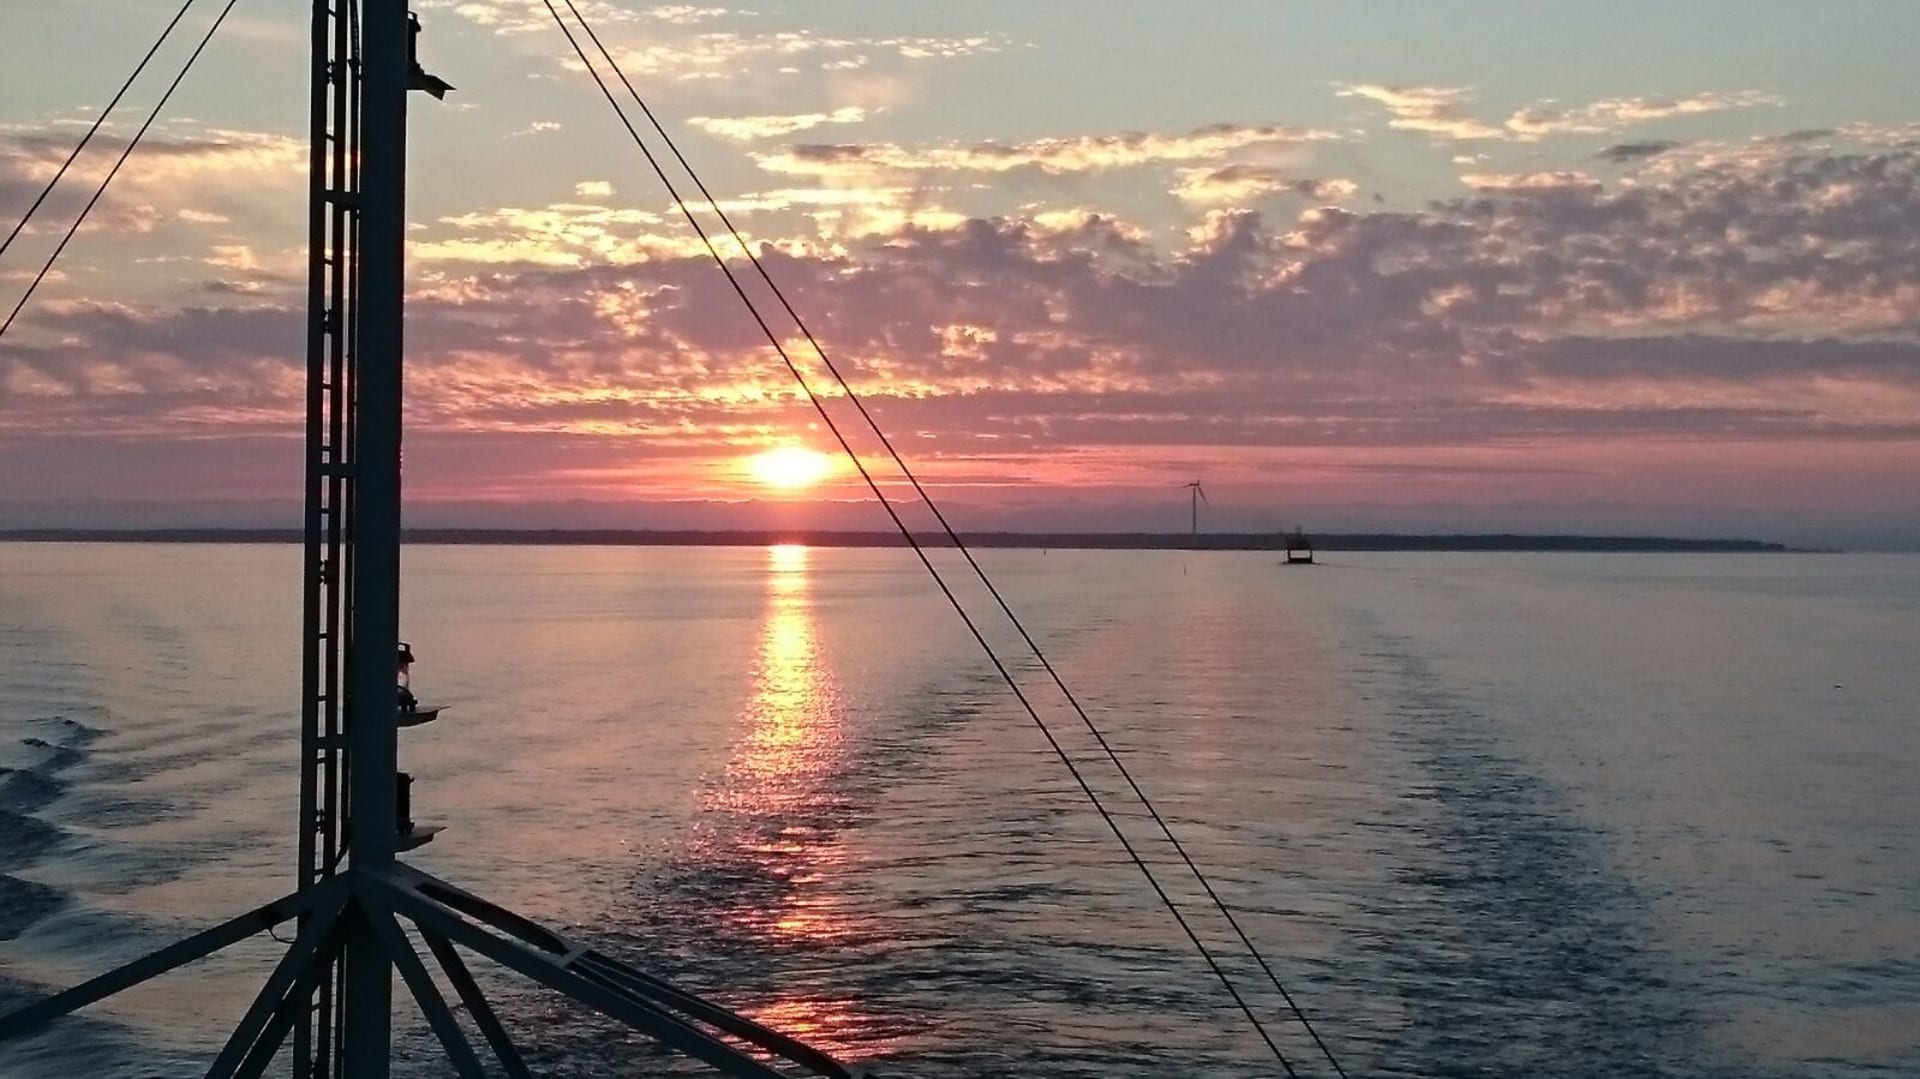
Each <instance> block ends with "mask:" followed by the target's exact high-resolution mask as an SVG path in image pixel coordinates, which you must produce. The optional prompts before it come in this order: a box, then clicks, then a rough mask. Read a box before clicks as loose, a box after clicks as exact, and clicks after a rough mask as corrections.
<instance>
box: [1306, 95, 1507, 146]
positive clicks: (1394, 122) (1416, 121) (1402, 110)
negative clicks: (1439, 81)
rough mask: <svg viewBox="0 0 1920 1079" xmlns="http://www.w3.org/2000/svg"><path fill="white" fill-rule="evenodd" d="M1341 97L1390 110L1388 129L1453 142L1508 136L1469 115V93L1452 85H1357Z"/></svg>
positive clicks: (1388, 111) (1502, 131) (1499, 129)
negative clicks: (1369, 102)
mask: <svg viewBox="0 0 1920 1079" xmlns="http://www.w3.org/2000/svg"><path fill="white" fill-rule="evenodd" d="M1339 93H1340V96H1341V97H1358V98H1365V99H1366V100H1368V101H1372V102H1375V103H1377V104H1379V105H1381V106H1383V107H1385V108H1386V110H1387V113H1388V115H1389V116H1391V117H1392V119H1391V120H1389V121H1388V126H1389V127H1393V128H1397V129H1399V130H1401V131H1419V132H1424V133H1426V134H1430V135H1439V136H1441V137H1443V138H1449V139H1501V138H1506V137H1507V133H1506V132H1505V131H1504V130H1502V129H1501V128H1498V127H1493V126H1490V125H1488V124H1486V123H1483V122H1481V121H1479V120H1476V119H1474V118H1473V117H1472V116H1470V115H1469V114H1468V113H1467V109H1466V103H1467V101H1468V100H1470V95H1469V93H1468V91H1467V90H1465V89H1463V88H1460V87H1448V86H1386V85H1382V84H1380V83H1354V84H1351V85H1347V86H1343V87H1342V88H1341V89H1340V91H1339Z"/></svg>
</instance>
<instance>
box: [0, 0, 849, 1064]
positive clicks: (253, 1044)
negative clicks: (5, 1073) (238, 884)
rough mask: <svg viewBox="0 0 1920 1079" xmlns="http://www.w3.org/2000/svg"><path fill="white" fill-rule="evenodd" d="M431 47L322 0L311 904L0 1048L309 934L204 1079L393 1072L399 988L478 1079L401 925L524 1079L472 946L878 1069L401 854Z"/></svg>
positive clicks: (733, 1042)
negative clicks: (422, 139) (418, 195)
mask: <svg viewBox="0 0 1920 1079" xmlns="http://www.w3.org/2000/svg"><path fill="white" fill-rule="evenodd" d="M419 31H420V23H419V20H418V19H417V18H415V17H414V16H413V14H412V13H411V12H409V11H408V10H407V6H406V0H315V2H314V7H313V70H312V74H313V98H312V111H311V116H310V119H311V123H312V137H313V143H312V159H311V167H310V175H309V187H308V211H309V219H308V224H309V236H310V247H311V253H310V262H309V279H308V350H307V358H308V381H307V426H306V432H307V470H306V557H305V561H304V566H303V571H302V572H303V581H304V590H303V593H302V610H303V619H302V621H303V627H304V641H305V649H304V653H303V657H302V664H301V674H302V678H301V683H302V687H303V701H302V707H301V736H300V748H301V758H300V760H301V763H300V817H299V822H298V828H299V833H300V835H299V852H300V853H299V859H300V865H299V873H298V883H299V888H298V890H296V891H294V892H293V893H292V894H290V895H287V896H285V897H283V898H281V899H278V900H275V901H274V902H272V903H268V904H267V905H265V906H263V907H259V908H256V909H254V910H251V911H247V912H246V913H244V914H241V915H239V916H238V917H236V918H232V919H230V920H228V921H226V922H223V923H221V924H220V925H217V926H215V927H213V928H211V929H208V930H206V931H204V932H201V933H199V934H196V935H194V936H192V937H188V938H187V939H185V940H182V941H179V942H177V943H174V944H171V945H168V946H167V947H165V948H162V949H160V950H159V951H157V952H153V953H151V954H149V955H146V956H143V957H141V958H139V959H136V960H134V961H133V962H131V963H128V964H126V965H124V966H122V967H119V968H118V969H116V970H113V971H110V972H108V973H106V974H103V975H100V976H99V977H96V978H93V979H91V980H90V981H87V982H85V983H83V984H81V985H79V986H76V987H74V988H72V989H69V990H67V991H65V992H63V993H58V994H55V995H54V996H51V997H47V998H44V999H42V1000H38V1001H35V1002H34V1003H31V1004H29V1005H27V1006H26V1007H24V1008H21V1009H19V1010H17V1011H13V1012H10V1013H8V1014H5V1015H0V1041H6V1040H8V1039H11V1038H16V1037H19V1036H21V1035H24V1034H27V1033H30V1032H33V1031H36V1030H39V1029H41V1028H42V1027H44V1026H45V1025H46V1024H48V1023H50V1022H52V1021H54V1020H56V1019H58V1018H60V1017H61V1016H64V1015H67V1014H68V1013H70V1012H73V1011H75V1010H77V1009H79V1008H83V1007H85V1006H87V1005H89V1004H92V1003H94V1002H96V1001H99V1000H102V999H104V998H106V997H109V996H112V995H114V994H116V993H119V992H121V991H123V990H126V989H129V988H131V987H133V986H135V985H139V984H141V983H142V982H145V981H147V980H149V979H151V978H154V977H157V976H159V975H161V974H165V973H167V972H168V971H171V970H174V969H176V968H178V967H181V966H184V965H186V964H188V963H191V962H194V961H196V960H198V959H202V958H205V957H206V956H208V955H211V954H213V953H214V952H216V951H220V950H221V949H223V948H226V947H228V946H229V945H232V944H235V943H238V942H239V941H242V940H245V939H247V938H249V937H253V936H255V935H257V934H259V933H261V932H263V931H270V930H272V929H273V928H274V927H276V926H279V925H281V924H283V923H285V922H288V921H293V922H296V923H297V925H298V929H297V931H296V932H295V934H294V937H293V940H292V943H291V944H290V945H289V947H288V949H287V951H286V953H285V955H284V956H283V957H282V958H281V960H280V962H279V963H278V964H277V965H276V966H275V967H274V970H273V973H272V974H271V975H270V976H269V977H268V978H267V981H266V984H265V985H263V986H262V987H261V989H260V991H259V993H258V995H256V996H255V997H254V1000H253V1003H252V1004H251V1006H249V1007H248V1009H247V1011H246V1014H245V1015H244V1016H243V1017H242V1018H241V1020H240V1022H239V1024H238V1025H237V1026H236V1027H235V1028H234V1030H233V1033H232V1034H231V1035H230V1036H229V1037H228V1039H227V1041H226V1043H225V1045H224V1047H223V1048H222V1049H221V1051H220V1054H219V1056H218V1057H216V1058H215V1059H214V1062H213V1064H212V1065H211V1067H210V1068H209V1069H208V1071H207V1075H208V1077H209V1079H246V1077H257V1076H259V1075H261V1074H263V1073H264V1072H265V1071H266V1070H267V1068H268V1067H269V1066H271V1065H272V1064H273V1062H274V1060H275V1059H276V1058H278V1057H279V1056H280V1053H281V1049H282V1048H283V1046H284V1045H285V1043H286V1040H287V1038H288V1035H289V1034H291V1035H292V1038H293V1053H292V1061H291V1064H292V1067H291V1073H292V1075H293V1076H294V1077H295V1079H387V1077H388V1076H389V1075H390V1074H391V1070H392V1069H391V1058H392V1035H393V1030H392V1023H393V978H394V973H395V972H396V971H398V973H399V975H400V978H401V980H402V981H403V982H404V983H405V985H406V988H407V990H408V992H410V993H411V994H412V996H413V998H414V1000H415V1002H416V1003H417V1004H418V1006H419V1008H420V1011H421V1013H422V1015H423V1016H424V1017H425V1019H426V1021H427V1025H428V1026H429V1027H430V1028H431V1029H432V1030H433V1033H434V1036H435V1037H436V1038H437V1039H438V1040H439V1041H440V1043H441V1046H442V1048H443V1049H444V1050H445V1051H446V1054H447V1057H448V1059H449V1060H450V1061H451V1063H452V1064H453V1066H454V1070H455V1072H456V1073H457V1074H458V1075H459V1076H461V1079H479V1077H481V1076H483V1075H484V1071H483V1069H482V1067H481V1064H480V1058H479V1055H478V1054H477V1053H476V1052H475V1051H474V1048H473V1044H472V1042H471V1041H469V1039H468V1035H467V1032H466V1030H465V1028H464V1027H463V1026H462V1024H461V1023H460V1021H459V1020H458V1019H457V1018H456V1016H455V1013H454V1011H453V1009H452V1008H451V1007H450V1006H449V1005H448V1003H447V1000H446V998H445V996H444V995H443V994H442V992H441V989H440V985H439V983H438V982H437V981H436V980H435V978H434V977H433V975H432V974H431V973H430V972H429V970H428V968H427V965H426V963H425V962H424V961H423V960H422V959H421V957H420V954H419V953H418V952H417V951H416V950H415V949H414V945H413V943H412V941H411V940H410V939H409V938H408V936H407V933H406V932H405V931H404V930H403V929H402V928H401V919H406V920H407V921H410V922H412V923H413V926H414V929H415V930H416V931H417V932H418V934H419V935H420V937H421V938H422V939H423V940H424V941H425V942H426V945H427V948H428V950H429V952H430V953H431V954H432V955H433V958H434V960H435V961H436V962H437V963H438V964H439V966H440V970H441V975H442V977H443V978H444V980H445V981H446V983H448V984H450V985H451V986H452V987H453V989H454V991H455V993H456V994H457V995H458V997H459V1000H460V1003H461V1005H462V1006H463V1008H464V1010H465V1011H466V1013H467V1016H468V1019H469V1021H470V1022H471V1025H472V1026H473V1027H475V1028H476V1029H477V1030H478V1032H479V1034H480V1035H481V1037H482V1039H483V1040H484V1042H485V1044H486V1046H487V1048H488V1049H489V1050H490V1051H491V1053H492V1055H493V1056H494V1058H495V1059H496V1060H497V1061H498V1063H499V1065H500V1068H501V1069H502V1070H504V1071H505V1072H506V1073H507V1075H509V1076H511V1077H513V1079H525V1077H527V1076H529V1075H530V1072H529V1071H528V1069H527V1066H526V1064H525V1063H524V1062H523V1061H522V1060H521V1058H520V1055H519V1052H518V1051H517V1049H516V1048H515V1047H514V1044H513V1041H512V1038H511V1036H510V1035H509V1034H508V1032H507V1030H506V1028H505V1027H504V1026H503V1025H502V1024H501V1022H500V1020H499V1018H498V1016H497V1015H496V1014H495V1013H494V1011H493V1008H492V1006H491V1005H490V1004H489V1003H488V1001H487V999H486V997H485V995H484V994H483V993H482V992H481V990H480V988H479V985H478V984H477V983H476V982H475V981H474V979H473V976H472V974H471V973H470V972H469V970H468V968H467V965H466V961H465V960H464V959H463V958H462V956H461V954H460V949H461V948H465V949H467V950H469V951H471V952H473V953H475V954H478V955H482V956H485V957H487V958H489V959H492V960H494V961H495V962H497V963H499V964H501V965H502V966H505V967H507V968H509V969H511V970H514V971H516V972H518V973H520V974H522V975H524V976H526V977H528V978H531V979H532V980H534V981H536V982H539V983H541V984H542V985H545V986H547V987H549V988H551V989H554V990H557V991H558V992H560V993H562V994H564V995H566V996H568V997H571V998H572V999H574V1000H576V1001H578V1002H580V1003H582V1004H585V1005H586V1006H588V1007H590V1008H593V1009H594V1010H596V1011H598V1012H600V1013H601V1014H603V1015H605V1016H607V1017H609V1018H611V1019H614V1020H615V1021H617V1022H620V1023H622V1024H624V1025H626V1026H628V1027H630V1028H632V1029H634V1030H636V1031H638V1032H640V1033H642V1034H644V1035H647V1036H649V1037H651V1038H653V1039H654V1040H656V1041H658V1042H659V1043H660V1044H661V1045H662V1046H664V1047H666V1048H667V1049H669V1050H671V1051H674V1052H677V1053H680V1054H682V1055H685V1056H690V1057H693V1058H695V1059H697V1060H700V1061H703V1062H704V1063H706V1064H708V1065H709V1066H711V1067H712V1068H714V1069H715V1070H717V1071H718V1072H720V1073H722V1074H725V1075H730V1076H744V1077H749V1079H783V1077H788V1076H792V1075H796V1074H806V1075H818V1076H830V1077H838V1079H852V1077H854V1076H856V1075H861V1074H864V1072H863V1071H862V1070H860V1069H857V1068H852V1067H849V1066H847V1065H844V1064H842V1063H840V1062H839V1061H837V1060H835V1059H833V1058H832V1057H830V1056H828V1055H826V1054H825V1053H822V1052H821V1051H819V1050H817V1049H814V1048H813V1047H811V1046H808V1045H806V1044H804V1043H802V1042H800V1041H798V1040H796V1039H794V1038H790V1037H788V1036H786V1035H783V1034H780V1033H779V1032H777V1031H774V1030H771V1029H769V1028H767V1027H764V1026H762V1025H760V1024H758V1023H755V1022H753V1021H752V1020H750V1019H747V1018H745V1017H743V1016H740V1015H737V1014H735V1013H734V1012H731V1011H728V1010H727V1009H725V1008H721V1007H719V1006H718V1005H715V1004H712V1003H709V1002H708V1001H705V1000H703V999H701V998H699V997H697V996H695V995H693V994H691V993H688V992H686V991H685V990H682V989H680V988H678V987H676V986H674V985H672V984H670V983H668V982H666V981H663V980H661V979H659V978H656V977H654V976H653V975H650V974H648V973H646V972H644V971H641V970H638V969H636V968H634V967H631V966H628V965H626V964H624V963H621V962H620V961H618V960H616V959H614V958H612V957H610V956H607V955H605V954H602V953H600V952H597V951H594V950H593V949H591V948H587V947H585V946H583V945H581V944H578V943H576V942H574V941H571V940H568V939H567V938H565V937H563V936H561V935H560V934H558V933H555V932H553V931H551V930H549V929H546V928H545V927H543V926H540V925H538V924H536V923H535V922H533V921H531V920H530V919H528V918H525V917H523V916H521V915H519V914H516V913H514V912H512V911H510V910H507V909H506V908H504V907H501V906H499V905H497V904H494V903H491V902H489V901H487V900H485V899H483V898H481V897H479V896H477V895H474V894H472V893H470V892H467V891H465V890H463V889H461V888H458V887H456V886H454V885H452V884H449V883H447V882H445V881H442V880H438V879H436V878H434V877H432V876H429V875H428V874H426V873H423V872H421V871H419V870H417V869H414V868H412V867H411V866H408V865H406V864H405V863H403V862H401V861H399V860H398V859H397V857H396V856H397V855H398V854H400V853H403V852H404V851H407V850H410V849H412V848H414V847H417V846H419V845H420V844H422V843H424V842H426V841H427V840H429V839H431V838H432V837H433V833H434V832H435V831H437V829H425V828H418V827H415V826H414V824H413V822H412V821H411V819H410V817H411V815H412V814H411V806H410V802H411V798H410V796H409V794H410V791H409V788H410V786H411V783H412V777H410V776H408V775H407V774H406V773H404V772H401V771H400V770H399V765H398V756H399V754H398V748H399V730H400V729H401V728H402V727H411V726H416V725H419V724H421V723H424V722H426V721H427V720H429V719H432V718H433V717H434V716H435V715H437V714H438V712H437V710H435V709H423V708H420V707H419V706H418V703H417V702H416V701H414V700H413V697H412V692H411V689H410V688H409V686H408V685H407V683H406V681H403V676H405V675H407V674H408V673H409V669H410V667H411V666H412V663H413V658H414V657H413V650H412V648H411V646H410V645H407V644H404V643H402V642H401V640H400V626H399V622H400V610H399V593H400V504H401V499H400V436H401V428H402V422H401V419H402V411H403V410H402V384H403V378H402V375H403V367H404V364H403V361H402V356H403V345H404V322H403V316H404V310H405V273H404V271H405V264H406V147H407V95H408V93H409V92H410V91H413V90H419V91H423V92H426V93H428V94H431V95H433V96H434V97H435V98H440V97H443V96H444V95H445V94H446V93H447V91H449V90H451V89H452V88H453V87H452V86H451V85H449V84H448V83H447V82H446V81H445V80H443V79H440V78H438V77H436V76H433V75H430V74H428V73H427V72H426V71H425V70H424V69H422V68H421V66H420V64H419V62H418V59H417V50H416V47H415V46H416V39H417V35H418V34H419ZM343 863H344V864H343Z"/></svg>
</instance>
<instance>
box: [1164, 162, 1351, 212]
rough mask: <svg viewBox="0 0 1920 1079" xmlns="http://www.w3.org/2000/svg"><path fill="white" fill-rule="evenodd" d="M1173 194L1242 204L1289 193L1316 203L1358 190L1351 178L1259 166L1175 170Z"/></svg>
mask: <svg viewBox="0 0 1920 1079" xmlns="http://www.w3.org/2000/svg"><path fill="white" fill-rule="evenodd" d="M1176 175H1177V176H1178V177H1179V183H1178V185H1177V186H1175V187H1174V188H1173V194H1174V195H1176V196H1178V197H1179V198H1180V199H1181V200H1182V201H1185V202H1196V203H1212V204H1230V205H1234V206H1245V205H1248V204H1250V203H1252V202H1254V201H1256V200H1258V199H1262V198H1266V197H1268V196H1271V195H1280V194H1289V195H1298V196H1300V197H1301V198H1305V199H1312V200H1314V201H1316V202H1342V201H1345V200H1346V199H1350V198H1352V197H1353V196H1354V195H1355V194H1357V193H1358V192H1359V190H1360V188H1359V185H1357V184H1355V183H1354V182H1353V181H1352V180H1309V179H1298V178H1293V177H1289V176H1288V175H1287V174H1285V173H1284V172H1282V171H1281V170H1279V169H1271V168H1266V167H1264V166H1260V165H1226V166H1223V167H1220V168H1189V169H1180V170H1178V171H1177V172H1176Z"/></svg>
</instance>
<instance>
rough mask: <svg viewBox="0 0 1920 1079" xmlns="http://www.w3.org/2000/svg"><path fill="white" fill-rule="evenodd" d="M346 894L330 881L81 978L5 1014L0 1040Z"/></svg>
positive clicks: (1, 1019) (342, 884) (335, 906)
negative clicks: (71, 985) (110, 968)
mask: <svg viewBox="0 0 1920 1079" xmlns="http://www.w3.org/2000/svg"><path fill="white" fill-rule="evenodd" d="M345 896H346V884H345V882H344V881H329V882H327V883H325V884H320V885H316V886H315V887H312V888H307V889H303V890H301V891H299V892H295V893H294V894H292V895H289V896H283V897H281V898H279V899H276V900H274V901H273V902H271V903H268V904H267V905H265V906H263V907H255V908H254V909H253V910H250V911H248V912H246V913H245V914H242V915H240V916H239V917H238V918H234V919H231V920H229V921H226V922H222V923H221V924H219V925H216V926H214V927H213V928H212V929H208V930H205V931H203V932H200V933H195V934H194V935H193V936H191V937H188V938H187V939H185V940H183V941H180V942H178V943H176V944H169V945H168V946H166V947H165V948H162V949H160V950H159V951H157V952H153V953H151V954H148V955H144V956H141V957H140V958H138V959H136V960H134V961H133V962H131V963H128V964H126V965H124V966H121V967H116V968H114V969H113V970H110V971H108V972H107V973H105V974H102V975H100V976H99V977H97V978H92V979H89V980H88V981H85V982H82V983H80V984H79V985H76V986H74V987H73V988H72V989H69V990H67V991H66V992H64V993H57V994H55V995H53V996H50V997H48V998H46V999H45V1000H39V1001H35V1002H34V1003H32V1004H29V1005H27V1006H26V1007H24V1008H21V1009H20V1010H18V1011H15V1012H10V1013H8V1014H6V1015H0V1041H6V1040H7V1039H9V1038H16V1037H19V1036H20V1035H22V1034H25V1033H27V1032H29V1031H32V1030H37V1029H38V1028H40V1027H42V1026H45V1025H46V1024H48V1023H50V1022H52V1021H53V1020H55V1019H58V1018H60V1017H61V1016H63V1015H66V1014H67V1013H69V1012H72V1011H75V1010H77V1009H80V1008H84V1007H86V1006H87V1005H89V1004H92V1003H94V1002H95V1001H98V1000H103V999H105V998H107V997H110V996H112V995H114V994H115V993H118V992H120V991H122V990H124V989H131V988H133V987H134V986H136V985H139V984H140V983H141V982H144V981H147V980H148V979H151V978H156V977H158V976H160V975H162V974H165V973H166V972H168V971H170V970H173V969H174V968H176V967H181V966H185V965H186V964H188V963H191V962H193V961H194V960H196V959H204V958H206V957H207V956H209V955H212V954H213V953H214V952H217V951H219V950H220V949H222V948H225V947H226V946H227V945H229V944H233V943H236V942H238V941H242V940H245V939H247V938H248V937H251V936H253V935H255V934H257V933H261V932H264V931H265V930H268V929H271V928H272V927H274V926H276V925H279V924H280V923H282V922H285V921H287V920H289V919H291V918H294V917H296V916H298V915H300V914H302V913H304V912H307V911H312V910H321V909H326V908H329V907H331V908H332V909H334V910H338V909H339V906H340V903H341V902H342V901H343V900H344V899H345Z"/></svg>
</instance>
